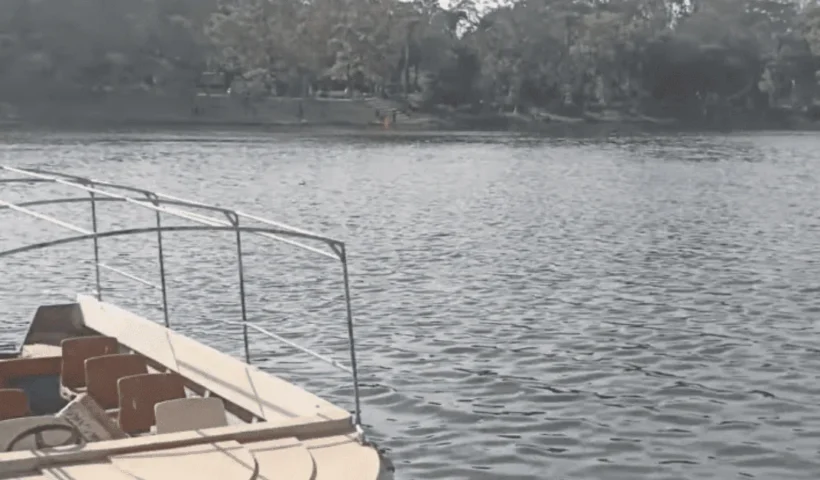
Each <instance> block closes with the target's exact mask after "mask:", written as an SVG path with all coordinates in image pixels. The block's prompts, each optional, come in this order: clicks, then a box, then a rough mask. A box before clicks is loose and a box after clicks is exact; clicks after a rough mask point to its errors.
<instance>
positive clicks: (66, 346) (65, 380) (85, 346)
mask: <svg viewBox="0 0 820 480" xmlns="http://www.w3.org/2000/svg"><path fill="white" fill-rule="evenodd" d="M60 347H61V348H62V357H63V361H62V364H61V367H60V383H61V384H62V385H63V386H64V387H67V388H72V389H73V388H80V387H84V386H85V361H86V360H87V359H89V358H91V357H99V356H100V355H109V354H112V353H117V348H118V344H117V339H116V338H114V337H105V336H93V337H77V338H66V339H65V340H63V341H62V342H60Z"/></svg>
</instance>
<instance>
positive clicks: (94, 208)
mask: <svg viewBox="0 0 820 480" xmlns="http://www.w3.org/2000/svg"><path fill="white" fill-rule="evenodd" d="M89 193H90V194H91V228H92V229H93V230H94V270H95V271H96V280H97V301H100V302H101V301H102V283H101V281H100V241H99V239H98V238H97V197H96V196H95V195H94V192H89Z"/></svg>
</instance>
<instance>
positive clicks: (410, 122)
mask: <svg viewBox="0 0 820 480" xmlns="http://www.w3.org/2000/svg"><path fill="white" fill-rule="evenodd" d="M379 115H380V112H379V110H378V109H375V108H374V107H373V105H372V104H371V103H369V102H368V101H367V100H363V99H358V100H348V99H342V100H331V99H315V98H310V99H298V98H272V99H266V100H265V101H263V102H259V103H255V104H253V105H251V106H248V105H247V104H243V103H242V102H241V101H239V100H236V99H233V98H230V97H226V96H218V97H217V96H214V97H210V96H209V97H196V98H192V97H180V96H176V97H175V96H163V95H155V94H145V93H136V94H116V95H110V94H109V95H96V96H93V97H86V98H68V99H53V98H52V99H50V100H48V101H44V100H40V101H28V102H14V101H10V102H0V127H3V128H5V129H38V128H45V129H55V130H61V129H67V130H83V129H92V130H99V129H128V128H136V129H166V128H167V129H179V128H183V129H189V128H202V127H207V128H220V129H223V128H224V129H253V130H257V129H260V130H266V131H271V130H273V131H288V132H314V131H316V132H319V131H325V130H329V131H336V130H352V131H357V132H374V133H375V132H379V133H384V134H390V133H395V134H401V133H410V132H419V133H420V132H425V131H429V132H448V131H450V132H457V131H486V132H519V133H530V134H543V135H547V136H553V135H555V136H600V135H613V134H639V133H650V134H651V133H658V134H669V133H676V132H681V133H683V132H692V133H694V132H730V131H761V130H767V131H820V121H811V120H809V119H808V118H805V116H802V115H800V114H796V113H795V114H790V113H788V112H787V113H785V114H784V113H783V112H782V111H781V112H779V115H777V116H776V117H774V116H772V118H748V116H746V115H743V116H736V117H730V118H728V119H724V120H723V121H722V122H721V123H720V124H719V125H715V124H709V123H708V122H703V121H681V120H678V119H673V118H653V117H649V116H646V115H639V114H628V113H624V112H619V111H617V110H606V111H602V112H597V113H584V114H583V115H581V116H562V115H558V114H553V113H547V112H539V114H537V115H520V114H509V113H493V114H470V113H454V112H446V111H445V112H439V113H412V112H411V113H409V115H404V114H402V115H400V118H397V120H396V122H395V123H392V121H390V120H391V119H390V116H389V115H387V116H388V120H389V121H388V122H387V123H385V122H384V118H383V117H384V114H383V113H381V117H380V116H379Z"/></svg>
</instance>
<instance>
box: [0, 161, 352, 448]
mask: <svg viewBox="0 0 820 480" xmlns="http://www.w3.org/2000/svg"><path fill="white" fill-rule="evenodd" d="M0 171H3V172H8V173H12V174H16V175H17V176H16V177H12V178H0V186H2V185H4V184H26V183H28V184H31V183H35V184H36V183H50V184H59V185H62V186H66V187H70V188H73V189H76V190H79V191H83V192H86V193H87V194H88V196H87V197H86V196H81V197H60V198H52V199H44V200H32V201H25V202H17V203H12V202H8V201H5V200H3V199H2V198H0V210H4V209H8V210H12V211H15V212H18V213H22V214H24V215H27V216H29V217H33V218H36V219H39V220H42V221H46V222H48V223H51V224H53V225H57V226H60V227H62V228H64V229H66V230H71V231H72V232H74V233H75V234H76V235H73V236H69V237H63V238H60V239H56V240H49V241H44V242H39V243H35V244H30V245H25V246H22V247H17V248H12V249H8V250H5V251H0V258H2V257H7V256H10V255H15V254H20V253H24V252H29V251H35V250H40V249H44V248H49V247H53V246H57V245H64V244H69V243H75V242H82V241H89V240H90V241H91V242H92V243H93V248H94V269H95V281H96V292H95V293H96V297H97V299H98V300H100V301H102V297H103V296H102V285H101V282H102V280H101V275H100V271H101V270H106V271H109V272H112V273H114V274H117V275H119V276H121V277H123V278H126V279H129V280H132V281H135V282H138V283H140V284H143V285H145V286H148V287H150V288H153V289H155V290H158V291H160V292H161V293H162V312H163V317H164V322H165V326H166V327H167V328H171V320H170V313H169V310H168V292H167V286H166V275H165V256H164V253H163V242H162V241H163V233H166V232H203V231H209V232H234V233H235V246H236V263H237V274H238V280H239V301H240V307H241V312H242V321H241V322H239V321H225V320H223V321H222V323H225V324H228V325H235V326H241V327H242V338H243V345H244V350H245V362H246V363H248V364H250V363H251V354H250V345H249V341H248V331H249V330H254V331H256V332H259V333H261V334H262V335H265V336H267V337H269V338H271V339H274V340H277V341H279V342H282V343H284V344H287V345H289V346H290V347H292V348H295V349H297V350H299V351H301V352H303V353H305V354H308V355H310V356H312V357H314V358H316V359H318V360H320V361H322V362H325V363H327V364H329V365H331V366H333V367H334V368H336V369H338V370H341V371H343V372H346V373H348V374H350V375H351V376H352V380H353V395H354V399H353V401H354V422H355V426H356V427H357V429H358V430H359V431H360V432H361V401H360V397H359V376H358V369H357V366H356V347H355V340H354V334H353V310H352V307H351V298H350V276H349V271H348V263H347V250H346V248H345V244H344V242H342V241H340V240H336V239H333V238H330V237H327V236H323V235H320V234H317V233H314V232H310V231H308V230H304V229H300V228H296V227H293V226H290V225H287V224H284V223H281V222H276V221H273V220H268V219H265V218H263V217H259V216H256V215H251V214H248V213H244V212H241V211H238V210H232V209H228V208H223V207H219V206H216V205H209V204H206V203H202V202H197V201H192V200H186V199H184V198H180V197H175V196H172V195H167V194H163V193H159V192H154V191H150V190H146V189H141V188H135V187H131V186H128V185H122V184H117V183H112V182H106V181H100V180H95V179H91V178H86V177H80V176H76V175H67V174H64V173H58V172H52V171H47V170H42V169H31V168H18V167H12V166H7V165H0ZM83 202H87V203H89V204H90V207H91V225H92V228H91V229H90V230H89V229H86V228H82V227H79V226H77V225H74V224H71V223H68V222H66V221H64V220H60V219H58V218H55V217H53V216H50V215H46V214H43V213H40V212H37V211H35V210H33V209H32V207H37V206H43V205H54V204H69V203H83ZM101 202H125V203H128V204H131V205H134V206H137V207H140V208H144V209H147V210H151V211H154V212H155V219H156V226H154V227H140V228H126V229H119V230H110V231H99V229H98V221H97V220H98V216H97V205H98V203H101ZM202 212H206V213H211V214H214V213H217V214H222V216H223V217H224V218H218V217H213V216H210V215H206V214H204V213H202ZM163 215H168V216H172V217H178V218H182V219H185V220H188V221H191V222H194V223H198V224H199V225H183V226H178V225H163ZM243 220H245V221H247V222H248V223H250V222H255V223H256V224H261V226H252V225H251V226H246V225H245V223H244V222H242V221H243ZM146 233H156V241H157V252H158V253H157V255H158V259H157V260H158V263H159V278H160V283H159V284H157V283H155V282H152V281H149V280H146V279H144V278H141V277H139V276H137V275H134V274H131V273H129V272H126V271H124V270H122V269H119V268H115V267H112V266H110V265H107V264H105V263H103V262H101V261H100V242H99V240H101V239H103V238H113V237H121V236H128V235H137V234H146ZM243 234H246V235H256V236H261V237H264V238H267V239H270V240H276V241H278V242H283V243H286V244H289V245H292V246H295V247H298V248H301V249H303V250H306V251H310V252H313V253H315V254H319V255H322V256H324V257H328V258H331V259H334V260H338V261H339V263H340V264H341V270H342V278H343V286H344V301H345V313H346V317H347V336H348V351H349V355H350V366H349V367H348V366H346V365H344V364H342V363H341V362H338V361H336V360H334V359H332V358H330V357H328V356H326V355H322V354H320V353H317V352H315V351H313V350H310V349H308V348H305V347H302V346H300V345H298V344H296V343H294V342H292V341H290V340H287V339H285V338H283V337H281V336H280V335H277V334H275V333H273V332H271V331H269V330H266V329H264V328H262V327H259V326H258V325H255V324H252V323H250V322H248V314H247V304H246V295H245V272H244V267H243V263H242V261H243V250H242V238H243ZM300 240H302V241H300ZM306 240H312V241H316V242H318V243H321V244H324V245H325V246H327V247H328V248H329V249H330V251H327V250H323V249H321V248H318V247H315V246H311V245H307V244H305V243H304V242H303V241H306Z"/></svg>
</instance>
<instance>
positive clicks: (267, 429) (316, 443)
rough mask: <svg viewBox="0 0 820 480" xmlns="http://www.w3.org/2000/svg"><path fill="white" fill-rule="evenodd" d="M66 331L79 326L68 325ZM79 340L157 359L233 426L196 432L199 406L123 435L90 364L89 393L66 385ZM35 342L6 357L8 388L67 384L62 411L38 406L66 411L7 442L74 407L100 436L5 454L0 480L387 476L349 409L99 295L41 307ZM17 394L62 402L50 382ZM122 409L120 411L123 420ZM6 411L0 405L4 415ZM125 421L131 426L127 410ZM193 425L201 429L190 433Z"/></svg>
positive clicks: (153, 368)
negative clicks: (69, 346)
mask: <svg viewBox="0 0 820 480" xmlns="http://www.w3.org/2000/svg"><path fill="white" fill-rule="evenodd" d="M78 320H79V321H78ZM72 322H73V323H72ZM67 323H69V324H72V325H73V327H71V328H66V324H67ZM72 338H85V339H88V338H91V339H108V338H110V339H116V342H115V343H116V346H117V349H116V352H111V354H109V355H103V356H102V357H100V358H103V359H106V358H107V357H111V358H113V357H122V356H123V355H125V356H127V357H131V356H139V357H140V358H144V359H146V360H147V361H148V363H149V366H148V370H149V373H150V374H154V375H163V374H166V375H169V374H172V375H179V376H180V377H181V378H182V379H183V381H184V386H185V393H184V398H185V399H187V400H192V399H193V400H197V399H199V400H204V399H212V400H216V399H219V402H218V403H219V404H220V405H224V407H225V408H224V413H223V418H224V421H223V422H217V424H215V425H214V426H207V428H194V427H200V426H201V425H202V424H201V421H202V420H201V419H202V418H204V417H207V412H205V411H199V412H198V411H197V409H198V408H200V403H199V402H196V401H194V402H191V403H190V405H186V406H185V410H181V411H180V412H179V413H178V415H174V416H170V417H169V416H163V417H161V416H160V414H159V409H158V410H157V415H156V418H155V419H154V424H153V425H151V428H150V429H149V430H147V431H145V432H139V433H129V434H126V433H125V432H124V431H121V430H119V428H118V425H117V423H116V420H117V418H118V413H117V410H113V411H105V410H104V409H103V408H101V407H99V405H97V403H96V401H95V400H94V399H93V398H91V397H90V395H89V393H91V392H92V388H91V387H90V385H91V382H90V380H91V378H90V377H88V376H87V375H88V374H89V372H90V370H88V367H87V366H88V364H89V363H88V362H89V360H87V359H86V360H85V362H86V380H87V381H88V383H89V386H87V387H83V388H87V389H88V390H87V391H85V390H83V388H79V389H76V391H74V392H73V393H72V391H71V390H72V389H71V388H69V387H66V386H65V383H66V378H67V377H68V375H69V374H68V373H67V368H68V364H69V363H70V362H68V361H66V358H65V357H63V355H64V354H65V350H64V348H65V347H61V346H58V345H59V344H63V345H65V342H64V340H66V339H72ZM27 339H28V340H29V341H31V342H32V343H28V344H24V345H23V347H22V348H21V349H20V352H19V355H18V356H16V357H14V358H7V359H4V360H0V382H2V383H6V384H9V383H13V382H14V381H15V380H17V379H20V378H24V379H25V378H28V379H31V378H39V379H47V378H52V379H55V382H56V381H59V388H60V389H61V398H63V399H64V402H62V403H60V404H59V405H58V406H57V407H43V406H40V407H38V409H39V410H43V409H44V408H46V409H48V408H51V410H54V409H55V408H58V407H59V413H57V412H55V413H54V414H50V415H49V414H46V415H42V413H43V412H42V411H41V412H39V413H41V415H29V416H25V417H22V418H16V419H7V420H0V438H2V439H3V440H5V441H10V440H11V437H13V433H9V432H14V431H19V430H20V428H21V427H20V425H21V424H24V425H25V426H37V425H40V424H53V423H54V421H56V420H60V419H61V418H62V417H61V416H64V415H66V413H65V412H69V411H71V408H70V407H71V406H77V408H79V413H77V410H76V409H75V410H74V413H70V412H69V415H80V416H82V417H86V419H85V420H82V421H81V422H79V423H81V424H83V425H84V428H85V430H84V431H83V433H86V432H87V431H93V433H95V434H98V436H99V437H100V438H99V439H97V440H91V441H87V443H85V444H84V445H82V446H79V447H78V446H73V445H70V446H59V447H54V448H43V449H39V450H35V449H31V448H30V446H29V447H26V448H25V449H16V448H15V449H14V450H16V451H12V452H8V453H0V478H26V479H66V478H74V479H85V478H89V479H91V478H106V479H112V480H116V479H120V478H129V479H135V478H141V479H155V478H156V479H159V478H168V479H171V478H178V477H180V476H182V477H183V478H188V477H190V476H191V475H192V474H193V475H194V478H214V479H231V478H237V479H238V478H243V479H280V478H281V479H291V480H299V479H314V480H315V479H350V480H361V479H377V478H379V475H380V472H381V471H382V469H383V468H384V465H383V462H382V459H381V457H380V455H379V454H378V452H377V451H376V450H375V449H374V448H372V446H369V445H365V444H363V443H362V442H361V437H360V435H359V432H358V431H357V430H356V428H355V426H354V425H353V423H352V418H351V415H350V413H349V412H347V411H346V410H344V409H341V408H339V407H336V406H335V405H333V404H331V403H329V402H327V401H325V400H322V399H321V398H319V397H317V396H315V395H313V394H311V393H309V392H307V391H305V390H302V389H301V388H299V387H296V386H295V385H292V384H290V383H288V382H285V381H283V380H281V379H279V378H278V377H276V376H273V375H270V374H268V373H265V372H262V371H261V370H259V369H257V368H255V367H253V366H250V365H247V364H245V363H243V362H241V361H239V360H237V359H234V358H232V357H230V356H228V355H225V354H223V353H221V352H219V351H216V350H214V349H211V348H210V347H207V346H205V345H202V344H200V343H198V342H196V341H194V340H192V339H189V338H187V337H185V336H183V335H181V334H178V333H176V332H173V331H171V330H169V329H167V328H165V327H163V326H161V325H159V324H156V323H154V322H151V321H149V320H147V319H144V318H142V317H139V316H137V315H135V314H133V313H130V312H128V311H126V310H123V309H121V308H119V307H116V306H113V305H110V304H106V303H104V302H100V301H98V300H96V299H95V298H93V297H89V296H83V295H80V296H79V297H78V301H77V303H76V304H73V305H55V306H44V307H40V308H39V309H38V311H37V313H36V314H35V317H34V320H33V321H32V324H31V328H30V331H29V333H28V335H27ZM55 343H56V344H58V345H55ZM111 358H107V359H106V361H107V362H111ZM21 367H22V370H21ZM14 369H17V371H16V372H15V371H14ZM2 383H0V384H2ZM50 385H51V386H52V387H56V386H57V383H51V384H50ZM6 386H8V385H6ZM14 386H16V387H20V388H21V389H28V393H30V396H31V397H32V399H35V397H39V399H40V400H42V399H43V397H47V398H50V399H51V400H50V401H52V402H53V399H54V398H56V396H55V392H50V393H49V394H46V393H48V392H45V390H44V388H49V387H43V384H42V383H40V384H33V383H23V384H22V385H19V384H18V385H14ZM120 390H122V386H120ZM66 392H68V394H67V393H66ZM82 392H85V394H84V393H82ZM120 394H121V395H122V391H121V392H120ZM72 396H73V400H69V399H70V398H71V397H72ZM120 401H121V403H122V396H121V397H120ZM89 402H90V404H91V407H92V408H89ZM47 403H48V402H47ZM6 407H8V405H6ZM80 407H82V408H80ZM122 408H123V405H122V404H121V405H120V410H119V411H120V412H122ZM2 411H3V407H0V414H2ZM119 415H120V425H122V418H121V415H122V413H119ZM66 418H67V417H66ZM104 418H107V420H105V419H104ZM189 420H193V423H192V424H191V425H189V426H188V427H186V423H187V422H188V421H189ZM75 423H76V422H75ZM172 424H173V425H172ZM101 425H102V426H101ZM172 427H173V428H172ZM42 436H43V437H44V442H45V443H47V444H51V441H52V440H54V439H55V438H57V440H54V444H57V445H59V444H61V443H62V442H63V441H64V439H65V438H66V437H67V435H66V433H65V432H48V433H43V434H42ZM61 436H62V437H61ZM92 436H93V435H92ZM87 437H88V436H87ZM3 443H4V442H2V441H0V444H3ZM6 446H7V447H8V445H6ZM24 447H25V445H24ZM0 450H2V449H0Z"/></svg>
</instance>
